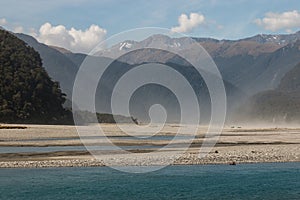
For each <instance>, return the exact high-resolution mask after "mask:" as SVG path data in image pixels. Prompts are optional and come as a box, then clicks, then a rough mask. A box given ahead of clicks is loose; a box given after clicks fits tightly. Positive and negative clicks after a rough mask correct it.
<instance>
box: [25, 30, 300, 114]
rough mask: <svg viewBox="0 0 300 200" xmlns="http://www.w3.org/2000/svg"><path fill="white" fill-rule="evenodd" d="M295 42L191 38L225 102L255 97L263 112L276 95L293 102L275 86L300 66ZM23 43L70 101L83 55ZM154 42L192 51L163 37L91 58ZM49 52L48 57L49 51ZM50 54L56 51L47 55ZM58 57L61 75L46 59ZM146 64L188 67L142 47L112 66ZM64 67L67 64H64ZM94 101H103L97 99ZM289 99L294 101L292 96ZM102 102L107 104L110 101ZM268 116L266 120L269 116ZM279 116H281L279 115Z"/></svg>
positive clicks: (103, 107) (105, 107) (182, 41)
mask: <svg viewBox="0 0 300 200" xmlns="http://www.w3.org/2000/svg"><path fill="white" fill-rule="evenodd" d="M27 37H30V36H27ZM272 38H273V39H272ZM299 39H300V32H297V33H295V34H290V35H257V36H254V37H251V38H245V39H241V40H235V41H231V40H216V39H210V38H195V40H197V41H198V42H199V43H200V44H201V45H202V46H203V47H204V48H205V49H206V50H207V51H208V53H210V54H211V56H212V58H213V59H214V61H215V63H216V64H217V66H218V68H219V70H220V72H221V74H222V76H223V78H224V80H225V82H226V85H227V86H226V87H227V92H228V94H229V99H230V100H229V102H230V103H232V104H234V103H235V102H238V101H239V100H240V99H245V98H247V96H248V95H252V94H256V93H258V94H257V95H255V96H254V97H252V98H251V101H252V102H256V105H259V106H262V107H261V109H263V107H264V105H266V102H268V99H269V98H273V97H275V96H276V97H275V98H274V99H275V100H274V101H277V100H279V101H280V102H284V99H287V101H290V102H295V101H294V100H289V98H290V97H289V96H288V95H286V93H285V92H282V90H281V91H280V92H278V89H277V88H280V87H281V86H279V85H280V84H281V80H284V76H285V75H286V74H287V73H288V72H289V71H290V70H291V69H293V67H294V66H295V65H296V64H297V63H299V62H300V42H299ZM24 40H26V41H27V42H28V43H29V45H30V46H33V47H35V48H36V49H37V50H39V51H41V55H43V57H44V58H46V59H44V61H43V62H44V63H45V66H46V67H45V68H46V70H47V71H48V73H49V74H50V75H51V74H52V75H51V76H52V77H53V78H54V80H57V81H61V82H65V83H64V84H62V85H63V86H64V87H62V89H63V91H64V92H65V93H67V94H68V96H69V97H70V94H71V92H72V85H73V81H74V78H75V75H76V73H77V70H78V68H79V67H80V65H81V63H82V62H83V60H84V59H85V58H86V56H87V55H85V54H78V53H76V54H75V53H71V52H69V51H67V50H61V49H60V48H56V47H48V46H46V45H43V44H37V41H36V40H32V39H31V40H30V39H28V38H26V37H25V39H24ZM283 40H284V42H283ZM280 41H281V42H280ZM154 42H157V43H159V44H161V45H165V47H166V48H176V49H180V50H186V48H189V47H190V46H189V45H190V42H189V40H187V39H186V38H169V37H167V36H164V35H153V36H151V37H149V38H147V39H145V40H143V41H141V42H136V41H123V42H121V43H120V44H116V45H114V46H113V47H111V48H110V49H109V50H106V51H102V52H98V56H100V57H98V58H97V57H95V59H100V60H102V59H103V60H105V61H104V63H105V62H108V61H107V59H108V60H109V59H110V58H109V57H110V54H111V55H112V54H113V55H112V56H117V55H119V54H120V53H124V52H129V51H130V50H132V48H134V46H135V47H139V48H143V46H145V45H149V44H151V43H154ZM41 47H43V48H41ZM53 48H55V49H53ZM57 49H58V50H57ZM48 50H49V52H50V53H47V51H48ZM59 50H60V51H59ZM53 51H54V52H55V53H51V52H53ZM108 52H109V53H108ZM188 52H190V53H193V51H192V50H191V49H189V50H188ZM56 56H58V57H59V58H60V59H58V60H60V61H61V62H60V63H62V65H61V66H62V69H65V70H63V71H61V69H60V68H59V67H57V65H53V64H54V63H52V62H49V60H50V61H51V60H56ZM103 56H105V57H103ZM192 56H196V55H192ZM101 62H102V61H100V63H101ZM147 62H150V63H151V62H158V63H162V64H168V65H172V66H173V67H174V66H175V67H176V66H177V67H179V68H182V69H184V68H186V67H187V66H188V65H189V63H186V62H185V61H183V60H182V59H178V57H177V56H176V55H175V56H174V55H173V54H171V53H169V52H162V51H154V50H151V49H141V50H139V51H135V52H133V53H129V54H126V56H123V57H122V58H120V59H119V60H118V61H117V62H115V65H116V66H119V67H121V68H119V69H128V68H131V67H134V66H135V65H137V64H141V63H147ZM63 63H68V64H67V65H64V64H63ZM117 68H118V67H117ZM117 68H116V69H117ZM57 73H58V74H59V76H58V75H57ZM116 74H118V72H117V71H116V72H111V75H112V77H114V76H115V77H117V76H116ZM293 74H295V73H293ZM87 78H88V77H87ZM110 78H111V77H110ZM107 79H108V78H107ZM286 80H287V78H286ZM200 82H201V81H200ZM200 82H198V83H196V82H195V83H193V84H196V85H197V84H199V85H201V84H200ZM282 82H284V81H282ZM108 83H109V82H108ZM108 85H109V84H108ZM106 86H107V84H106ZM111 87H112V85H109V86H107V87H106V88H104V89H103V88H102V89H103V91H102V92H104V93H102V94H101V95H100V96H103V95H107V96H109V93H110V91H111V89H112V88H111ZM148 90H149V91H151V90H153V88H151V87H150V88H148ZM265 90H274V91H270V92H266V93H265V94H264V92H263V91H265ZM149 91H148V92H146V89H145V88H144V89H143V90H142V93H141V94H144V95H146V96H147V95H148V98H149V99H151V97H150V96H149ZM166 94H167V93H166V92H162V93H161V94H160V99H161V100H162V99H164V98H166ZM237 94H238V95H240V96H238V95H237ZM206 95H207V94H205V96H206ZM142 96H143V95H138V96H136V98H137V99H136V101H134V102H135V103H138V102H139V101H140V98H141V97H142ZM98 98H99V100H101V97H98ZM235 98H236V99H235ZM167 99H168V100H165V102H164V103H166V104H168V101H171V100H170V98H167ZM232 99H235V100H236V101H232ZM254 99H255V100H254ZM276 99H277V100H276ZM292 99H295V97H294V96H293V97H292ZM152 100H153V99H152ZM105 101H108V99H106V100H105ZM274 101H273V103H272V105H275V104H281V105H282V103H278V102H274ZM233 102H234V103H233ZM259 102H261V103H259ZM146 104H147V105H148V104H149V105H150V101H149V102H145V105H144V108H139V109H144V110H147V109H146V107H147V106H146ZM170 105H173V103H170ZM109 106H110V104H107V103H105V102H103V103H100V104H98V105H97V107H98V108H99V110H100V111H103V112H109V111H110V109H109ZM259 106H258V107H259ZM282 109H284V106H281V110H282ZM267 110H269V109H267ZM275 110H276V109H275ZM287 110H289V108H288V109H287ZM267 117H268V120H269V119H270V118H269V117H270V116H267ZM280 117H282V116H281V114H280ZM288 118H289V117H288Z"/></svg>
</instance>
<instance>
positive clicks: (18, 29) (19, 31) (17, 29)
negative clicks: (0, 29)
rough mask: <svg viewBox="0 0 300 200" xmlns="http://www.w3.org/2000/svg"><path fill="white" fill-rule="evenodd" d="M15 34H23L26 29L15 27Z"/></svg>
mask: <svg viewBox="0 0 300 200" xmlns="http://www.w3.org/2000/svg"><path fill="white" fill-rule="evenodd" d="M13 32H15V33H23V32H24V28H23V27H22V26H16V27H14V30H13Z"/></svg>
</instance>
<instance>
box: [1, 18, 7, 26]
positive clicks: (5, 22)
mask: <svg viewBox="0 0 300 200" xmlns="http://www.w3.org/2000/svg"><path fill="white" fill-rule="evenodd" d="M6 24H7V21H6V19H5V18H1V19H0V26H4V25H6Z"/></svg>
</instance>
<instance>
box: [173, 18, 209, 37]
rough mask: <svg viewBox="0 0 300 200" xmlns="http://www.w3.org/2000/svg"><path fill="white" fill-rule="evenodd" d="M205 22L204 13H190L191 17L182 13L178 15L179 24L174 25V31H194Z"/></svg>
mask: <svg viewBox="0 0 300 200" xmlns="http://www.w3.org/2000/svg"><path fill="white" fill-rule="evenodd" d="M203 23H205V17H204V15H201V14H198V13H190V17H188V16H187V15H186V14H181V15H180V16H179V17H178V24H179V26H176V27H173V28H172V29H171V30H172V32H178V33H186V32H190V31H192V30H193V29H194V28H196V27H197V26H199V25H201V24H203Z"/></svg>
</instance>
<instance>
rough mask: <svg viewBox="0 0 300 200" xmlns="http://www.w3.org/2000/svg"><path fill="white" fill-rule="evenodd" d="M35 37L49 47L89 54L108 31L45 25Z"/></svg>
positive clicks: (93, 27) (93, 28) (92, 26)
mask: <svg viewBox="0 0 300 200" xmlns="http://www.w3.org/2000/svg"><path fill="white" fill-rule="evenodd" d="M32 35H34V36H35V37H36V38H37V40H38V41H39V42H42V43H45V44H47V45H53V46H59V47H63V48H66V49H68V50H71V51H73V52H81V53H88V52H90V51H91V50H92V49H93V48H94V47H95V46H96V45H97V44H98V43H99V42H101V41H103V40H104V39H105V36H106V30H105V29H103V28H101V27H99V26H97V25H91V26H90V27H89V28H88V29H86V30H77V29H75V28H71V29H67V28H66V27H65V26H63V25H58V26H52V25H51V24H50V23H45V24H44V25H42V26H41V27H40V30H39V32H38V33H36V34H32Z"/></svg>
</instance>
